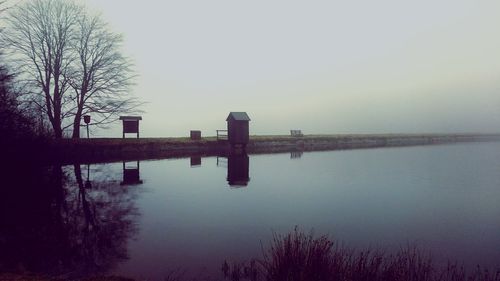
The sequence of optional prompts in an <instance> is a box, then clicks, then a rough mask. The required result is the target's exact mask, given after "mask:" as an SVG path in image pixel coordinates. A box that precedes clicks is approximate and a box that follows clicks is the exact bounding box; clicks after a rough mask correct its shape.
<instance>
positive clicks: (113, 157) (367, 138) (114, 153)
mask: <svg viewBox="0 0 500 281" xmlns="http://www.w3.org/2000/svg"><path fill="white" fill-rule="evenodd" d="M491 141H500V134H386V135H376V134H363V135H361V134H360V135H304V136H302V137H291V136H279V135H276V136H250V141H249V143H248V145H247V147H246V152H247V153H248V154H263V153H283V152H294V151H326V150H345V149H363V148H381V147H400V146H419V145H436V144H448V143H464V142H491ZM230 151H231V150H230V145H229V144H228V143H227V141H217V139H216V138H215V137H204V138H202V139H201V140H190V139H189V138H140V139H134V138H126V139H122V138H95V139H61V140H52V141H50V142H48V143H46V144H45V145H44V148H43V151H42V153H41V154H42V155H41V157H42V158H41V159H45V161H43V162H46V163H62V164H70V163H99V162H113V161H120V160H128V159H130V160H147V159H165V158H181V157H189V156H221V155H227V154H228V153H230Z"/></svg>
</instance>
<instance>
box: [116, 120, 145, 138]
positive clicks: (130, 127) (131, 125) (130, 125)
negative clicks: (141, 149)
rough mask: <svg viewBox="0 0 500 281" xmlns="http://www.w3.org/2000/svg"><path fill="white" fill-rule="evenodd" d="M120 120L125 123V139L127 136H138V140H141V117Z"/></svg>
mask: <svg viewBox="0 0 500 281" xmlns="http://www.w3.org/2000/svg"><path fill="white" fill-rule="evenodd" d="M120 120H122V122H123V138H125V134H137V138H139V120H142V117H141V116H120Z"/></svg>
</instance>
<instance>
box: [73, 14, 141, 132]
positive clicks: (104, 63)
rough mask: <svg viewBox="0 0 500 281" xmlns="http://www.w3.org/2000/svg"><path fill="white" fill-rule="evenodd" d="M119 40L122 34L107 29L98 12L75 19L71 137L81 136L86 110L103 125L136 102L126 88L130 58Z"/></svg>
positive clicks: (131, 109)
mask: <svg viewBox="0 0 500 281" xmlns="http://www.w3.org/2000/svg"><path fill="white" fill-rule="evenodd" d="M122 42H123V39H122V36H121V35H119V34H114V33H112V32H110V31H109V28H108V26H107V24H106V23H105V22H104V21H103V20H102V18H101V16H100V15H83V16H82V17H80V18H79V19H78V33H77V39H76V40H74V46H73V48H74V50H75V52H76V55H77V57H78V59H77V61H76V62H75V73H73V75H72V79H71V83H70V85H71V87H72V88H73V90H74V97H75V105H76V111H75V115H74V118H73V135H72V137H73V138H79V137H80V122H81V118H82V116H83V115H85V114H90V113H92V114H93V124H97V125H102V124H107V123H109V122H113V121H115V120H116V118H117V117H118V114H119V113H129V112H131V111H133V110H134V109H135V108H137V106H139V104H140V103H139V102H138V101H137V100H136V99H135V98H134V97H131V96H130V95H129V92H128V90H129V88H130V86H131V85H132V81H133V78H134V72H133V71H132V65H131V63H130V61H129V60H128V59H127V58H126V57H124V56H123V55H122V53H121V52H120V47H121V44H122Z"/></svg>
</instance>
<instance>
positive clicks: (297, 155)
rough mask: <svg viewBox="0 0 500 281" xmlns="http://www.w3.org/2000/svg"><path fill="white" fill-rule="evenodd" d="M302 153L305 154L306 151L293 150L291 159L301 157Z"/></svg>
mask: <svg viewBox="0 0 500 281" xmlns="http://www.w3.org/2000/svg"><path fill="white" fill-rule="evenodd" d="M302 154H304V151H292V152H290V159H298V158H301V157H302Z"/></svg>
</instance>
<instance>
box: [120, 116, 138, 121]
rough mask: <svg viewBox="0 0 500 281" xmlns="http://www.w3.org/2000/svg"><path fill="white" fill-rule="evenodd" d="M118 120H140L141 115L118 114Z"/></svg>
mask: <svg viewBox="0 0 500 281" xmlns="http://www.w3.org/2000/svg"><path fill="white" fill-rule="evenodd" d="M120 120H142V117H141V116H120Z"/></svg>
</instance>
